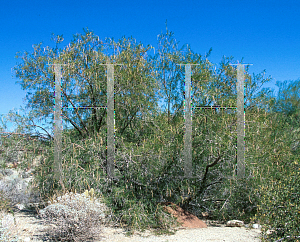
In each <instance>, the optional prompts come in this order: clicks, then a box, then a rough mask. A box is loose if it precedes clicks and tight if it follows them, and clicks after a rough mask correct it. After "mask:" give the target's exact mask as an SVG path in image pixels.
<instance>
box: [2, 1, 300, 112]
mask: <svg viewBox="0 0 300 242" xmlns="http://www.w3.org/2000/svg"><path fill="white" fill-rule="evenodd" d="M299 10H300V1H299V0H286V1H282V0H281V1H278V0H259V1H255V0H222V1H221V0H219V1H218V0H215V1H212V0H205V1H204V0H183V1H177V0H168V1H163V0H148V1H141V0H139V1H130V0H128V1H101V0H97V1H95V0H86V1H79V0H78V1H74V0H72V1H69V0H68V1H66V0H60V1H57V0H52V1H41V0H39V1H36V0H27V1H24V0H19V1H16V0H10V1H4V0H2V1H1V8H0V26H1V29H0V73H1V75H0V114H3V113H4V114H6V113H7V112H8V111H9V110H11V109H13V108H19V107H20V105H23V106H25V104H24V103H23V101H22V99H23V98H24V97H25V94H26V93H25V91H23V90H22V89H21V87H20V85H19V84H15V81H16V79H15V77H13V72H12V68H13V67H14V66H15V65H16V61H17V60H16V59H15V54H16V52H18V51H21V52H24V51H28V52H32V51H33V48H32V45H33V44H37V43H39V42H41V41H42V42H43V43H44V46H45V45H50V46H53V42H51V33H54V34H56V35H57V34H63V37H64V39H65V40H64V42H63V45H62V46H65V45H67V44H68V43H69V42H70V41H71V39H72V38H73V35H74V34H76V33H83V28H85V27H88V28H89V29H90V30H92V31H94V33H95V34H96V35H98V36H100V38H101V39H103V40H104V38H105V37H113V38H114V39H115V40H119V39H120V38H121V37H122V36H125V37H130V36H132V37H133V38H135V39H136V40H137V42H142V43H143V44H144V45H145V46H146V45H148V44H151V45H152V46H154V47H157V35H158V34H160V33H162V32H165V22H166V20H167V22H168V29H169V30H170V31H172V32H174V34H175V39H176V40H177V41H179V47H181V46H182V45H183V44H190V45H191V48H192V50H193V51H194V52H196V53H199V54H202V55H204V54H205V53H206V52H207V51H208V50H209V49H210V48H211V47H212V49H213V51H212V54H211V56H210V57H209V60H210V61H211V62H213V63H219V62H220V61H221V58H222V56H224V55H225V56H234V57H235V59H236V60H241V58H242V57H244V63H252V64H253V66H251V67H250V68H249V70H250V73H253V72H254V73H259V72H261V71H262V70H264V69H266V71H267V72H266V73H267V75H271V76H272V77H273V81H272V83H269V84H267V85H265V86H264V87H271V88H274V90H275V91H277V88H276V86H275V83H276V81H281V82H282V81H284V80H296V79H298V78H300V14H299ZM151 54H152V53H151Z"/></svg>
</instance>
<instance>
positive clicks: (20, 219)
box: [4, 211, 261, 242]
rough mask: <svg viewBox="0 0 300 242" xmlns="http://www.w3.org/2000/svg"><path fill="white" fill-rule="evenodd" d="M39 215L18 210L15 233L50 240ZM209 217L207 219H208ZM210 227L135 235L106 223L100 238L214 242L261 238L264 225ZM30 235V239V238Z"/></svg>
mask: <svg viewBox="0 0 300 242" xmlns="http://www.w3.org/2000/svg"><path fill="white" fill-rule="evenodd" d="M6 216H7V217H6V219H4V221H7V223H11V224H14V222H13V218H12V216H11V215H6ZM36 216H37V215H35V214H33V213H30V212H26V211H21V212H17V213H15V222H16V225H15V226H10V231H11V233H12V234H18V236H19V238H20V241H21V242H23V241H27V242H28V241H35V242H41V241H48V240H47V238H46V237H45V235H46V232H45V229H47V228H49V226H45V225H43V223H42V220H41V219H39V218H37V217H36ZM204 221H205V220H204ZM205 222H206V223H207V225H208V228H203V229H184V228H178V231H177V232H176V233H175V234H174V235H161V236H157V235H154V234H153V233H152V232H151V231H145V232H143V233H140V232H136V233H135V234H134V235H132V236H130V237H128V236H126V230H125V229H122V228H112V227H103V228H102V229H101V230H102V232H101V239H100V238H99V239H97V240H96V241H106V242H110V241H111V242H118V241H119V242H123V241H124V242H129V241H132V242H140V241H141V242H143V241H144V242H152V241H153V242H160V241H161V242H167V241H168V242H171V241H172V242H173V241H174V242H175V241H178V242H179V241H180V242H185V241H186V242H189V241H193V242H197V241H214V242H219V241H220V242H221V241H222V242H224V241H226V242H238V241H240V242H244V241H245V242H251V241H253V242H259V241H261V240H260V239H259V237H260V233H261V230H260V229H247V228H245V227H241V228H239V227H225V225H222V224H215V225H212V221H207V220H206V221H205ZM29 238H30V240H29Z"/></svg>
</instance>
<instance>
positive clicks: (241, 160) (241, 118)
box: [236, 64, 245, 179]
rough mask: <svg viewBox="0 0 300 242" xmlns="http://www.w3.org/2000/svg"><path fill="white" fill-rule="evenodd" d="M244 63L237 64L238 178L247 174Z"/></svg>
mask: <svg viewBox="0 0 300 242" xmlns="http://www.w3.org/2000/svg"><path fill="white" fill-rule="evenodd" d="M244 81H245V79H244V64H238V65H237V87H236V88H237V178H238V179H240V178H243V177H244V176H245V107H244Z"/></svg>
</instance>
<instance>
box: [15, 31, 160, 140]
mask: <svg viewBox="0 0 300 242" xmlns="http://www.w3.org/2000/svg"><path fill="white" fill-rule="evenodd" d="M55 41H56V47H55V48H50V47H49V46H47V47H42V43H40V44H38V45H35V46H34V52H33V53H32V54H29V53H27V52H25V53H24V55H23V56H19V55H17V57H19V58H21V60H22V62H21V63H20V64H18V65H17V66H16V67H15V71H16V77H17V78H18V79H20V81H18V82H19V83H20V84H21V86H22V88H23V89H24V90H27V91H28V94H27V95H26V100H27V102H28V104H27V108H30V109H31V110H33V111H34V113H35V115H36V116H40V117H43V118H44V119H46V118H50V123H51V122H52V120H53V106H54V99H53V97H54V85H55V82H54V79H55V77H54V76H55V74H54V70H53V68H52V66H51V65H48V64H65V65H64V66H62V84H61V85H62V89H61V92H62V105H63V110H62V118H63V120H64V121H67V122H68V123H69V124H70V125H71V126H72V127H73V129H75V130H77V132H78V133H79V134H80V136H81V137H82V138H84V137H86V136H90V135H92V134H93V133H95V132H99V131H100V129H101V128H102V127H103V126H105V124H106V119H105V117H106V109H105V108H103V109H101V108H99V109H96V108H93V107H105V105H106V101H107V96H106V91H107V90H106V89H107V77H106V66H105V65H103V64H106V63H111V64H114V63H121V64H123V65H124V67H119V66H115V71H114V72H115V75H114V78H115V115H116V130H119V131H120V133H121V134H123V133H124V132H125V130H126V128H127V127H132V130H134V126H133V125H132V124H133V123H134V122H136V119H137V116H138V114H140V113H149V112H150V111H151V110H153V109H154V107H155V105H156V97H155V92H156V91H155V90H156V89H157V87H156V83H155V80H154V78H153V77H151V74H150V70H151V67H150V66H149V65H148V64H147V62H146V61H145V54H146V52H147V51H148V50H150V49H151V47H150V46H148V47H146V48H145V47H143V46H142V45H141V44H136V43H135V40H133V39H126V38H125V37H123V39H122V40H120V41H119V42H117V43H116V42H114V41H113V40H112V39H106V42H103V41H102V40H100V39H99V37H98V36H96V35H94V33H93V32H91V31H89V30H85V33H84V34H77V35H75V36H74V39H73V40H72V41H71V43H70V44H68V45H67V46H65V47H64V48H63V49H59V48H58V44H60V43H61V42H62V41H63V38H62V36H57V37H56V39H55ZM109 54H112V55H111V56H109ZM101 64H102V65H101ZM75 107H89V108H90V109H88V108H86V109H76V108H75Z"/></svg>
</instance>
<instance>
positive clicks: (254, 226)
mask: <svg viewBox="0 0 300 242" xmlns="http://www.w3.org/2000/svg"><path fill="white" fill-rule="evenodd" d="M252 227H253V228H254V229H259V228H261V226H260V225H259V224H253V225H252Z"/></svg>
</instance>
